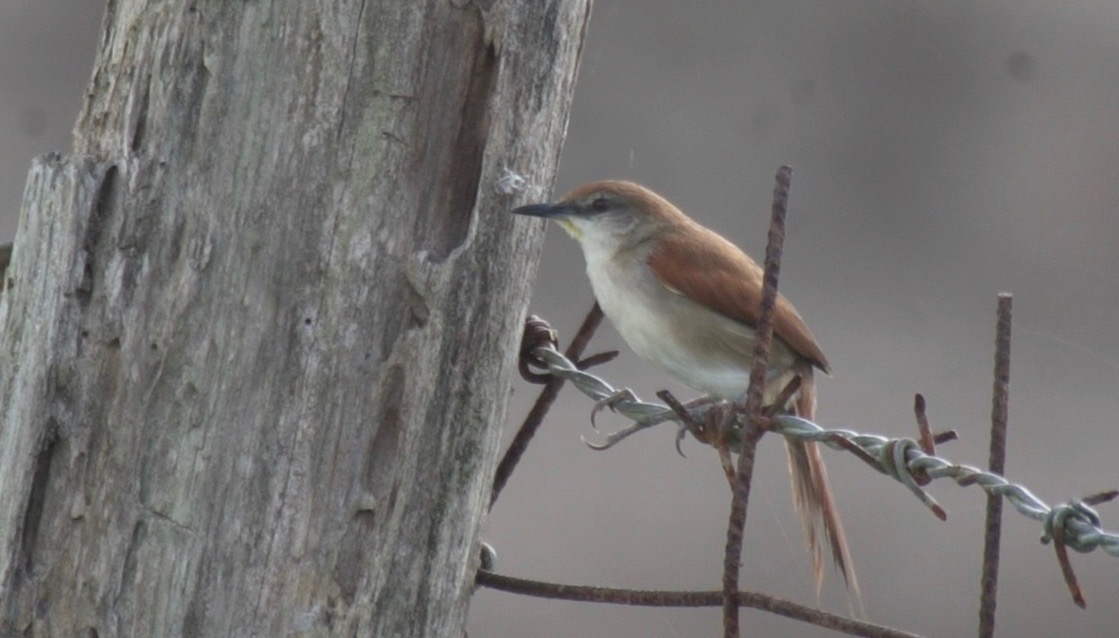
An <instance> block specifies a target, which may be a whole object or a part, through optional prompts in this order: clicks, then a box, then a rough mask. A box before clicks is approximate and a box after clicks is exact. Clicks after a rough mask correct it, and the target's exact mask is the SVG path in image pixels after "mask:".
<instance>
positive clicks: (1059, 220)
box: [0, 0, 1119, 638]
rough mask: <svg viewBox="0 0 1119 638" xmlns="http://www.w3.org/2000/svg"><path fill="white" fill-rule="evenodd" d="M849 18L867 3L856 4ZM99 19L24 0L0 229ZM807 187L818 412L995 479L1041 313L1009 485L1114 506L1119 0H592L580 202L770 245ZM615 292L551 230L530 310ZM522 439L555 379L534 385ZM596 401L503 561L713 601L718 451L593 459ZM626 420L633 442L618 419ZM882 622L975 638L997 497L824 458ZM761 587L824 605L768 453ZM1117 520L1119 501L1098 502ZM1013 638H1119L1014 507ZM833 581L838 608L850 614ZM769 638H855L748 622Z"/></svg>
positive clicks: (62, 117)
mask: <svg viewBox="0 0 1119 638" xmlns="http://www.w3.org/2000/svg"><path fill="white" fill-rule="evenodd" d="M840 6H842V9H840V8H839V7H840ZM100 14H101V3H99V2H93V1H90V0H87V1H85V2H73V0H6V1H5V2H4V3H2V4H0V149H2V150H0V234H2V235H3V237H6V238H10V237H11V236H12V235H13V234H14V232H15V221H16V219H17V211H18V206H19V201H20V198H21V193H22V188H23V181H24V177H25V175H26V171H27V166H28V163H29V160H30V158H31V157H33V156H34V155H36V154H38V153H41V152H44V151H48V150H55V149H65V148H67V147H68V146H69V131H70V127H71V126H72V124H73V121H74V118H75V116H76V114H77V111H78V108H79V106H80V102H81V99H82V94H83V91H84V89H85V83H86V81H87V80H88V77H89V73H90V68H91V59H92V55H93V52H94V50H95V46H96V43H97V39H98V35H99V30H100ZM780 164H790V165H792V166H793V167H794V169H795V172H794V176H793V190H792V198H791V208H790V212H789V233H788V237H787V240H786V251H785V261H784V263H783V269H782V279H781V288H782V291H783V292H784V293H785V294H786V295H787V296H788V297H789V298H790V299H791V300H792V301H793V302H794V303H795V304H796V306H797V307H798V309H799V310H800V312H801V314H802V315H803V316H804V317H805V319H806V321H807V322H808V324H809V326H811V328H812V330H813V332H814V333H815V334H816V336H817V338H818V339H819V341H820V343H821V344H822V346H823V348H824V351H825V352H826V354H827V356H828V359H829V360H830V361H831V363H832V365H833V367H834V369H835V374H834V376H833V378H830V379H828V378H825V379H822V380H821V381H820V384H819V385H820V387H821V397H820V415H819V416H820V420H821V422H822V423H823V424H824V425H834V426H842V427H848V428H852V429H856V430H861V431H868V432H877V433H882V434H888V435H906V436H909V435H912V434H913V433H914V431H915V427H914V425H913V423H914V422H913V417H912V415H911V404H912V396H913V393H914V392H922V393H924V394H925V396H926V397H927V399H928V402H929V415H930V418H931V420H932V422H933V426H934V428H937V429H945V428H955V429H956V430H957V431H959V433H960V435H961V437H962V440H961V441H959V442H956V443H951V444H948V445H946V446H944V447H943V448H942V450H941V451H942V452H943V453H944V454H945V455H946V456H948V457H950V458H952V459H955V460H959V461H961V462H964V463H968V464H972V465H982V464H984V463H985V462H986V458H987V454H986V430H987V425H988V422H989V414H990V388H991V368H992V357H993V334H994V308H995V295H996V293H998V292H1000V291H1010V292H1012V293H1014V295H1015V315H1014V319H1015V323H1014V350H1013V354H1012V370H1011V410H1010V414H1011V427H1010V434H1009V459H1008V474H1009V475H1010V477H1011V478H1012V479H1015V480H1019V481H1022V482H1023V483H1025V484H1026V485H1027V486H1029V488H1030V489H1031V490H1033V491H1034V492H1035V493H1036V494H1037V495H1038V496H1040V497H1041V498H1043V499H1045V500H1047V501H1050V502H1055V501H1058V500H1063V499H1067V498H1070V497H1075V496H1081V495H1085V494H1088V493H1092V492H1095V491H1099V490H1102V489H1107V488H1112V487H1117V486H1119V470H1117V469H1116V468H1117V467H1119V465H1117V463H1116V460H1115V458H1116V453H1117V451H1119V423H1117V422H1119V398H1117V397H1119V392H1117V390H1119V332H1117V331H1116V324H1117V320H1119V250H1117V246H1119V179H1117V177H1119V4H1117V3H1115V2H1113V1H1112V0H1097V1H1087V0H1066V1H1065V2H1061V3H1054V2H1049V1H1042V0H1035V1H1025V0H999V1H996V0H989V1H987V2H983V3H974V2H962V1H942V2H937V3H927V2H926V3H916V2H896V1H895V2H887V1H885V0H882V1H871V0H865V1H861V2H848V3H842V4H840V3H835V2H832V1H828V0H820V1H816V2H808V1H802V2H776V1H766V2H754V3H741V2H729V1H725V2H703V1H699V2H691V3H679V2H667V1H657V2H650V1H649V0H646V1H645V2H640V1H638V0H616V1H610V0H600V1H599V2H598V3H597V4H596V7H595V11H594V15H593V17H592V20H591V27H590V32H589V35H588V40H587V44H586V49H585V52H584V58H583V63H582V71H581V76H580V82H579V85H578V88H577V94H576V99H575V107H574V111H573V113H572V116H571V122H570V126H569V135H568V140H567V145H566V148H565V151H564V161H563V168H562V171H561V175H560V179H559V188H560V190H566V189H568V188H571V187H574V186H576V185H578V184H580V183H582V182H585V181H589V180H593V179H600V178H606V177H621V178H629V179H635V180H637V181H640V182H642V183H645V184H646V185H648V186H650V187H652V188H654V189H655V190H657V191H659V192H660V193H662V194H663V195H665V196H666V197H668V198H669V199H670V200H672V201H674V202H675V203H676V204H678V205H679V206H680V207H681V208H683V209H684V210H686V211H687V212H689V213H690V214H691V215H692V216H693V217H695V218H697V219H698V220H700V221H701V222H702V223H705V224H707V225H709V226H711V227H713V228H715V229H716V230H718V231H720V232H722V233H723V234H724V235H726V236H727V237H728V238H730V239H732V240H733V241H735V242H736V243H738V244H739V245H740V246H742V247H743V248H744V249H745V250H747V251H748V252H750V253H752V254H754V255H755V256H760V254H761V252H762V250H763V247H764V241H765V237H764V233H765V228H766V224H767V215H768V209H769V203H770V196H771V192H772V188H773V174H774V172H775V170H776V168H777V166H779V165H780ZM591 301H592V297H591V293H590V288H589V286H588V284H587V283H586V279H585V276H584V273H583V263H582V257H581V255H580V253H579V251H578V247H577V246H576V244H575V243H574V242H572V241H571V240H569V239H568V238H567V237H565V236H564V235H563V234H562V233H561V232H559V231H558V230H557V229H552V230H551V231H550V232H549V236H548V239H547V243H546V246H545V251H544V257H543V261H542V263H541V269H540V279H539V284H538V286H537V293H536V296H535V298H534V299H533V300H532V302H531V306H530V311H531V312H533V313H536V314H539V315H542V316H544V317H545V318H547V319H548V320H550V321H551V322H552V325H553V326H554V327H556V328H558V329H559V330H560V332H561V336H563V337H569V336H570V335H571V334H572V332H573V331H574V329H575V328H576V327H577V325H578V322H579V320H580V319H581V317H582V315H583V313H584V312H585V311H586V309H587V308H588V307H589V306H590V304H591ZM614 348H617V349H621V350H622V355H621V356H620V357H619V359H618V360H617V361H616V362H614V363H612V364H610V365H607V366H604V367H602V368H600V369H599V370H598V372H599V373H600V374H602V375H603V376H605V377H607V378H608V380H610V381H611V382H612V383H613V384H614V385H619V386H629V387H631V388H633V389H634V390H635V391H636V392H637V393H638V394H639V395H641V396H643V397H645V398H652V397H653V394H654V392H655V391H656V390H658V389H660V388H664V387H668V388H671V389H673V390H676V391H677V394H678V396H681V397H682V398H690V397H691V396H692V395H691V393H689V392H688V391H686V390H683V389H681V388H680V387H679V386H677V385H675V384H673V383H671V382H670V381H669V380H668V379H666V378H664V376H663V375H661V374H660V373H658V372H657V371H655V370H654V369H652V368H650V367H648V366H645V365H642V364H641V362H640V361H638V360H637V359H636V357H635V356H634V355H633V354H632V353H630V352H629V351H628V350H626V348H625V345H624V344H623V343H622V342H621V340H620V339H619V338H618V337H617V335H616V333H614V332H613V331H612V330H611V329H608V328H607V329H603V330H602V331H601V332H600V334H599V336H598V337H597V338H596V340H595V342H594V344H593V345H592V349H595V350H600V349H614ZM514 392H515V404H514V406H513V408H512V410H511V413H512V415H513V418H512V421H513V423H511V424H510V425H509V427H508V430H510V431H511V430H512V429H513V428H514V427H515V425H516V422H518V421H519V419H520V417H521V415H523V414H524V412H525V410H526V409H527V405H528V404H529V402H530V401H531V399H532V397H533V396H534V395H535V392H536V389H535V388H534V387H529V386H526V385H524V384H520V383H518V384H517V385H516V386H515V388H514ZM589 411H590V403H589V401H588V400H587V399H585V398H584V397H582V396H581V395H579V394H577V393H576V392H574V391H573V390H567V391H565V393H564V394H563V396H562V397H561V400H560V401H559V402H558V403H557V405H556V407H555V408H554V410H553V412H552V415H551V418H550V419H549V422H548V423H547V425H546V427H545V428H544V429H543V431H542V432H541V434H539V435H538V437H537V440H536V441H535V442H534V444H533V447H532V449H530V451H529V453H528V454H527V455H526V457H525V460H524V462H523V464H522V467H521V468H520V470H519V472H518V473H517V474H516V475H515V476H514V478H513V480H512V481H511V482H510V484H509V487H508V488H507V489H506V491H505V493H504V494H503V496H502V498H501V500H500V501H499V502H498V504H497V506H496V507H495V508H494V510H493V513H492V515H491V516H490V518H489V520H488V523H487V526H486V527H487V529H486V533H485V536H486V539H487V540H488V541H489V542H491V543H492V544H494V545H495V546H496V547H497V550H498V553H499V562H498V567H499V571H502V572H505V573H509V574H512V575H518V576H524V577H530V578H539V579H543V580H552V581H559V582H567V583H579V584H595V585H607V586H618V587H635V588H642V589H652V588H671V589H690V588H702V589H712V588H716V587H718V584H719V582H720V578H721V572H720V568H721V567H720V566H721V562H722V552H723V549H722V548H723V543H724V539H725V527H726V520H727V510H728V504H729V491H728V490H727V488H726V484H725V481H724V479H723V477H722V474H721V471H720V469H719V466H718V462H717V460H716V458H715V455H714V453H713V452H712V451H711V450H709V449H706V448H702V447H701V446H699V445H698V444H697V443H695V442H694V441H691V440H689V441H686V442H685V443H684V450H685V452H686V453H687V455H688V456H687V458H686V459H682V458H680V457H679V456H677V455H676V453H675V451H674V450H673V448H672V438H673V432H672V430H671V428H669V427H665V428H663V429H661V430H655V431H652V432H648V433H645V434H644V435H641V436H638V437H634V438H633V439H631V440H629V441H627V442H626V443H624V444H622V445H620V446H619V447H618V448H616V449H614V450H612V451H609V452H604V453H599V452H593V451H591V450H589V449H587V448H585V447H584V446H583V445H582V443H581V442H580V440H579V435H580V434H587V435H590V434H591V433H590V430H589V424H588V420H587V416H588V414H589ZM603 421H604V422H605V424H606V426H607V427H611V426H612V427H621V426H623V425H624V422H622V421H621V420H620V419H618V418H617V417H611V416H609V415H607V416H606V417H605V418H604V419H603ZM825 454H826V458H827V460H828V465H829V470H830V472H831V475H832V480H833V483H834V484H835V488H836V491H837V493H838V499H839V503H840V507H841V510H842V512H843V515H844V520H845V523H846V526H847V532H848V536H849V538H850V542H851V546H852V552H853V554H854V557H855V561H856V565H857V568H858V570H859V575H860V579H861V582H862V586H863V599H864V602H865V607H866V611H867V616H868V618H869V619H870V620H872V621H875V622H880V623H884V624H889V625H893V626H896V627H899V628H903V629H908V630H912V631H916V632H921V633H925V634H928V635H932V636H957V635H972V634H974V627H975V624H976V614H977V605H978V572H979V561H980V556H981V536H982V516H983V507H984V499H983V497H982V496H981V495H980V494H979V492H978V491H977V490H975V489H974V488H970V489H967V490H963V489H960V488H957V487H956V486H954V485H953V484H940V483H937V484H934V485H933V486H932V487H931V491H932V493H933V494H934V496H935V497H936V498H938V499H939V500H940V501H941V503H942V504H943V505H944V506H945V508H946V509H947V510H948V514H949V519H948V521H947V522H945V523H941V522H938V521H937V520H936V519H935V518H934V517H933V516H932V515H931V514H930V513H929V512H928V511H927V510H925V509H924V508H923V507H922V506H921V505H920V504H919V503H918V502H917V501H916V500H915V499H914V498H913V497H912V496H911V495H910V494H909V493H908V492H907V491H906V490H905V489H904V488H903V487H901V486H900V485H898V484H895V483H892V482H891V481H890V480H889V479H886V478H885V477H882V476H879V475H877V474H875V473H873V472H871V471H869V469H868V468H866V467H865V466H864V465H863V464H862V463H860V462H859V461H857V460H856V459H854V458H852V457H850V456H849V455H845V454H841V453H838V452H832V451H827V452H826V453H825ZM758 463H759V466H758V469H757V472H758V474H757V478H756V480H755V488H754V492H753V496H752V502H751V509H750V513H749V521H748V525H747V538H746V552H745V558H744V567H743V574H744V586H745V587H746V588H749V589H757V590H761V591H765V592H768V593H772V594H776V595H780V596H785V597H789V598H792V599H794V600H797V601H799V602H804V603H808V604H812V603H814V602H815V597H814V594H813V591H812V584H811V575H810V567H809V563H808V560H807V556H806V554H805V552H804V550H803V542H802V538H801V532H800V528H799V524H798V522H797V520H796V517H795V514H794V513H793V510H792V505H791V501H790V498H789V490H788V486H787V483H788V479H787V474H786V471H785V467H784V452H783V451H782V450H781V445H780V441H778V440H777V438H776V437H766V439H765V440H764V441H763V444H762V446H761V449H760V451H759V461H758ZM1100 511H1101V513H1102V514H1103V519H1104V521H1105V526H1107V527H1108V528H1109V529H1113V530H1115V529H1119V508H1116V507H1114V506H1112V507H1108V506H1106V505H1105V506H1102V507H1101V509H1100ZM1004 530H1005V534H1004V538H1003V540H1004V542H1003V571H1002V584H1003V585H1002V588H1001V591H1000V599H999V610H998V611H999V616H998V625H999V629H1000V635H1007V636H1010V635H1014V636H1048V635H1057V634H1064V635H1082V636H1104V635H1113V634H1114V633H1115V628H1116V627H1119V609H1117V608H1116V606H1115V605H1114V601H1115V600H1116V599H1117V598H1119V577H1117V575H1119V559H1116V558H1114V557H1110V556H1107V555H1105V554H1103V553H1101V552H1095V553H1092V554H1088V555H1075V556H1074V557H1073V563H1074V566H1075V567H1076V570H1077V574H1078V576H1079V577H1080V581H1081V584H1082V585H1083V587H1084V589H1085V591H1086V594H1087V597H1088V609H1087V610H1084V611H1081V610H1079V609H1077V608H1076V607H1075V606H1074V605H1073V604H1072V603H1071V602H1070V601H1069V599H1068V596H1067V594H1066V591H1065V587H1064V584H1063V582H1062V580H1061V576H1060V573H1059V571H1058V568H1057V563H1056V560H1055V559H1054V557H1053V551H1052V548H1050V547H1047V546H1042V545H1040V544H1039V543H1038V542H1037V539H1038V536H1039V535H1040V528H1039V526H1038V525H1037V524H1036V523H1034V522H1032V521H1028V520H1026V519H1024V518H1022V517H1020V516H1018V515H1016V514H1013V513H1008V514H1007V516H1006V521H1005V525H1004ZM837 581H838V578H837V577H835V576H834V575H832V574H829V578H828V580H827V582H826V583H825V587H824V593H823V595H822V598H821V603H822V605H823V606H825V607H827V608H829V609H832V610H835V611H839V612H843V611H845V609H846V603H845V601H844V597H843V594H842V588H841V586H840V585H839V584H838V582H837ZM744 618H745V621H746V622H747V623H748V626H749V627H750V628H751V631H752V632H753V633H752V635H766V636H816V635H820V636H823V635H831V634H829V633H828V632H823V631H814V630H811V629H808V628H805V627H803V626H800V625H798V624H794V623H791V622H788V621H785V620H781V619H776V618H773V617H769V616H766V615H763V614H761V613H757V612H749V611H747V612H745V614H744ZM719 631H721V620H720V617H719V612H718V611H717V610H688V611H673V610H669V611H663V610H650V609H628V608H618V607H612V606H605V605H589V604H575V603H560V602H552V601H539V600H534V599H528V598H520V597H515V596H512V595H509V594H503V593H497V592H492V591H486V590H483V591H480V592H479V593H478V594H477V595H476V596H475V600H474V603H473V608H472V612H471V621H470V633H471V636H472V637H474V638H482V637H486V636H556V637H559V636H619V637H628V636H634V637H636V636H641V637H650V636H654V637H655V636H664V637H666V638H671V637H677V636H701V635H717V634H718V632H719Z"/></svg>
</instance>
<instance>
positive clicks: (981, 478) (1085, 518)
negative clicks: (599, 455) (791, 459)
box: [532, 344, 1119, 556]
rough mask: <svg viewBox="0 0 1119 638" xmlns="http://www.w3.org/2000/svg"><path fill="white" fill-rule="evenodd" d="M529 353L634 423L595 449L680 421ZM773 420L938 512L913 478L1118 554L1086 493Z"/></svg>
mask: <svg viewBox="0 0 1119 638" xmlns="http://www.w3.org/2000/svg"><path fill="white" fill-rule="evenodd" d="M532 355H533V356H534V357H536V358H537V359H538V360H539V361H540V362H541V363H543V364H544V365H546V367H547V368H548V370H549V371H550V372H551V373H552V374H554V375H556V376H559V377H563V378H564V379H567V380H568V381H570V382H571V383H572V385H574V386H575V387H576V388H578V389H579V390H580V391H581V392H582V393H583V394H586V395H587V396H589V397H590V398H592V399H594V400H595V402H596V404H597V405H598V406H603V405H608V406H609V407H610V408H612V409H613V410H614V411H615V412H617V413H619V414H621V415H622V416H624V417H626V418H628V419H630V420H632V421H633V422H634V423H633V424H632V425H630V426H628V427H625V428H623V429H621V430H618V431H615V432H611V433H607V434H604V435H603V439H604V440H603V442H602V443H592V442H591V441H588V440H587V439H586V438H585V437H584V439H583V441H584V443H586V444H587V445H588V446H589V447H591V448H592V449H596V450H605V449H608V448H610V447H613V446H614V445H615V444H617V443H618V442H620V441H622V440H623V439H625V438H627V437H629V436H630V435H632V434H634V433H636V432H639V431H641V430H644V429H646V428H649V427H652V426H655V425H658V424H661V423H666V422H669V421H672V422H676V423H677V424H681V419H680V417H678V416H677V415H676V414H675V413H674V412H673V411H672V410H671V409H670V408H669V407H668V406H666V405H662V404H659V403H647V402H644V401H641V400H640V399H639V398H638V397H637V395H635V394H634V393H633V392H632V391H630V390H618V389H616V388H614V387H613V386H611V385H610V384H609V383H607V382H606V381H604V380H602V379H601V378H599V377H597V376H595V375H593V374H590V373H587V372H584V371H582V370H579V369H578V368H577V367H576V366H575V364H573V363H572V362H571V361H570V360H568V359H567V358H566V357H564V356H563V355H562V354H561V353H559V352H558V351H557V350H556V349H555V348H554V347H552V346H551V345H547V344H545V345H539V346H537V347H536V348H534V349H533V350H532ZM596 409H597V408H596ZM702 412H703V410H702V409H695V410H691V411H690V412H689V414H691V415H693V416H694V417H695V419H696V420H697V421H699V420H701V419H702ZM770 426H771V427H770V429H771V430H772V431H774V432H777V433H778V434H780V435H781V436H785V437H789V438H794V439H798V440H802V441H816V442H819V443H823V444H825V445H827V446H828V447H831V448H833V449H839V450H843V449H847V447H846V446H844V445H843V443H841V442H840V439H843V440H846V441H848V442H849V443H850V444H854V445H855V446H857V447H858V448H859V449H861V450H862V451H863V452H864V453H865V455H864V454H859V455H858V456H859V458H862V459H863V460H864V461H866V462H867V463H868V465H871V466H872V467H874V468H875V469H876V470H878V471H879V472H881V473H883V474H885V475H887V476H890V477H893V478H894V479H895V480H897V481H898V482H900V483H901V484H902V485H905V486H906V487H907V488H908V489H909V490H910V491H911V492H913V494H914V495H915V496H916V497H917V498H918V499H919V500H920V501H921V502H922V503H924V504H925V506H926V507H928V508H930V509H931V510H933V512H935V513H937V515H938V516H940V517H941V518H943V517H944V516H943V510H942V509H941V508H940V506H939V505H938V504H937V502H936V499H934V498H933V497H932V496H930V495H929V494H928V493H927V492H925V490H923V489H922V488H921V480H919V478H918V477H927V478H929V479H938V478H950V479H952V480H954V481H955V482H956V483H957V484H959V485H961V486H965V487H966V486H968V485H978V486H979V487H981V488H983V490H984V491H986V492H987V493H989V494H993V495H996V496H1001V497H1003V498H1005V499H1006V500H1007V502H1009V503H1010V504H1011V505H1013V506H1014V509H1016V510H1017V511H1018V512H1019V513H1020V514H1022V515H1023V516H1026V517H1028V518H1031V519H1033V520H1036V521H1041V522H1042V526H1043V529H1044V534H1043V536H1042V537H1041V540H1042V542H1045V543H1048V542H1049V541H1050V540H1052V539H1053V538H1057V539H1059V541H1060V542H1061V543H1063V544H1064V545H1066V546H1068V547H1070V548H1072V549H1073V550H1075V551H1077V552H1080V553H1085V552H1090V551H1093V550H1095V549H1097V548H1098V549H1102V550H1103V551H1105V552H1107V553H1108V554H1111V555H1112V556H1119V534H1115V533H1113V532H1108V531H1105V530H1103V529H1101V528H1100V517H1099V515H1098V514H1097V513H1096V512H1095V510H1094V509H1093V508H1092V507H1090V506H1089V505H1088V504H1087V503H1086V502H1084V500H1080V499H1073V500H1070V501H1066V502H1064V503H1058V504H1056V505H1052V506H1050V505H1048V504H1046V503H1045V502H1044V501H1042V500H1041V499H1039V498H1038V497H1037V496H1035V495H1034V494H1033V493H1032V492H1030V491H1029V490H1028V489H1026V487H1025V486H1022V485H1019V484H1016V483H1011V482H1010V481H1008V480H1006V479H1005V478H1003V477H1002V476H999V475H998V474H994V473H991V472H987V471H985V470H981V469H979V468H976V467H973V466H970V465H963V464H960V463H953V462H951V461H949V460H947V459H944V458H941V457H940V456H934V455H929V454H926V453H925V452H924V451H923V450H922V449H921V445H920V444H919V443H918V442H917V441H915V440H913V439H909V438H893V439H891V438H887V437H884V436H878V435H874V434H860V433H858V432H854V431H851V430H843V429H824V428H822V427H820V426H819V425H817V424H815V423H813V422H811V421H808V420H807V419H802V418H800V417H796V416H792V415H776V416H774V417H773V418H772V419H771V423H770ZM681 427H682V425H681ZM926 482H927V481H926ZM1112 496H1113V494H1112ZM1101 500H1102V499H1101Z"/></svg>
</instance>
